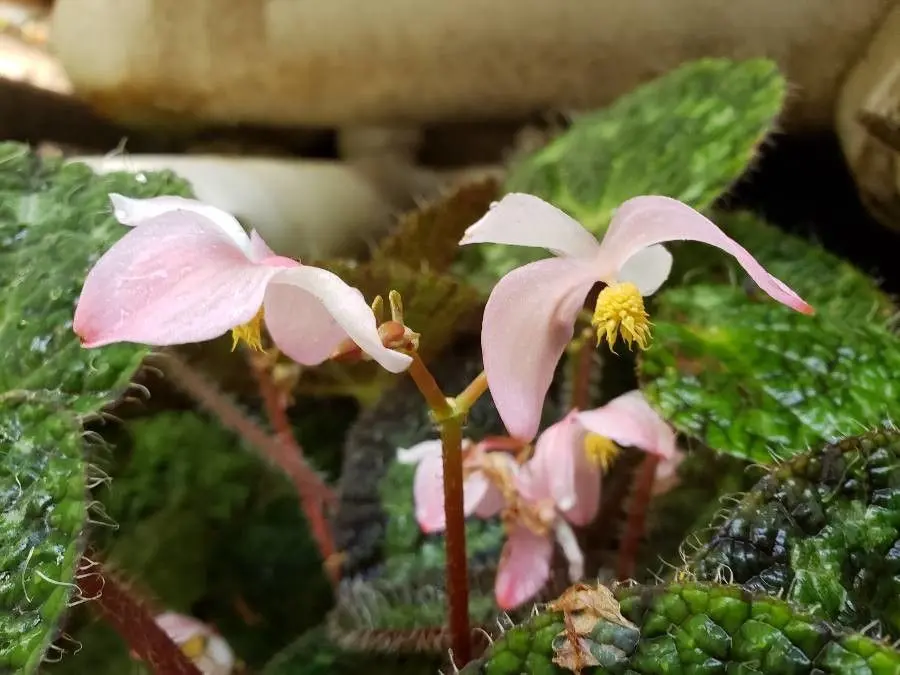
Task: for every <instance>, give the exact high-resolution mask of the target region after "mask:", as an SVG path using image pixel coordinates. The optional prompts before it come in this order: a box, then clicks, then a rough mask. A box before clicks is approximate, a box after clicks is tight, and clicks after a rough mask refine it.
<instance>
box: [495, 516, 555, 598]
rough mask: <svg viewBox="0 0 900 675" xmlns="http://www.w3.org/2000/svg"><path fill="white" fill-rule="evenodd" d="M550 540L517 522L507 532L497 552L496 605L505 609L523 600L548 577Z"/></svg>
mask: <svg viewBox="0 0 900 675" xmlns="http://www.w3.org/2000/svg"><path fill="white" fill-rule="evenodd" d="M552 559H553V541H552V540H551V539H550V538H549V537H542V536H540V535H537V534H535V533H534V532H532V531H531V530H529V529H528V528H526V527H523V526H521V525H519V526H516V527H515V528H514V529H513V530H512V532H510V534H509V538H508V539H507V540H506V543H505V544H504V545H503V552H502V553H501V554H500V565H499V567H498V569H497V579H496V581H495V582H494V594H495V596H496V599H497V604H498V605H499V607H500V609H502V610H504V611H509V610H511V609H515V608H516V607H518V606H520V605H522V604H523V603H525V602H527V601H528V600H530V599H531V598H533V597H534V596H535V595H537V594H538V593H539V592H540V590H541V589H542V588H543V587H544V584H546V583H547V580H548V579H549V578H550V563H551V561H552Z"/></svg>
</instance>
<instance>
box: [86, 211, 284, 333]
mask: <svg viewBox="0 0 900 675" xmlns="http://www.w3.org/2000/svg"><path fill="white" fill-rule="evenodd" d="M277 273H278V269H277V268H274V267H266V266H261V265H254V264H253V263H251V262H250V261H249V260H248V259H247V256H246V255H244V253H243V251H242V250H241V249H240V248H238V247H237V246H236V245H235V243H234V241H233V240H232V239H231V238H229V237H228V236H227V235H226V234H225V233H224V232H223V231H222V229H221V228H220V227H218V226H217V225H216V224H215V223H213V222H211V221H209V220H208V219H206V218H204V217H202V216H200V215H198V214H197V213H193V212H189V211H170V212H167V213H164V214H162V215H160V216H157V217H156V218H153V219H152V220H150V221H148V222H147V223H146V224H142V225H141V226H140V227H137V228H135V229H134V230H131V231H130V232H128V233H127V234H126V235H125V236H124V237H122V238H121V239H120V240H119V241H118V242H116V243H115V244H114V245H113V246H112V247H111V248H110V249H109V251H107V252H106V254H105V255H103V256H102V257H101V258H100V260H98V261H97V264H96V265H95V266H94V267H93V269H91V271H90V273H89V274H88V276H87V279H86V280H85V282H84V288H83V289H82V292H81V298H80V299H79V301H78V306H77V308H76V310H75V320H74V326H73V328H74V330H75V333H77V334H78V335H79V337H81V342H82V344H83V345H84V346H85V347H99V346H101V345H105V344H109V343H112V342H139V343H143V344H147V345H156V346H163V345H176V344H184V343H188V342H201V341H204V340H209V339H212V338H215V337H218V336H220V335H222V334H223V333H225V332H226V331H228V330H230V329H231V328H234V327H235V326H238V325H240V324H242V323H245V322H247V321H249V320H250V319H252V318H253V316H254V315H255V314H256V312H257V311H258V310H259V307H260V305H261V304H262V301H263V296H264V293H265V289H266V285H267V284H268V282H269V279H270V278H271V277H272V276H274V275H275V274H277Z"/></svg>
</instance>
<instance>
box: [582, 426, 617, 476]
mask: <svg viewBox="0 0 900 675" xmlns="http://www.w3.org/2000/svg"><path fill="white" fill-rule="evenodd" d="M619 452H620V449H619V446H618V445H616V444H615V443H613V442H612V441H611V440H610V439H608V438H607V437H606V436H601V435H600V434H595V433H588V434H587V435H586V436H585V437H584V454H585V455H586V456H587V458H588V459H589V460H590V461H591V462H593V463H594V464H596V465H597V466H599V467H600V468H601V469H603V472H604V473H606V472H607V471H608V470H609V467H610V466H612V463H613V462H614V461H615V460H616V457H618V456H619Z"/></svg>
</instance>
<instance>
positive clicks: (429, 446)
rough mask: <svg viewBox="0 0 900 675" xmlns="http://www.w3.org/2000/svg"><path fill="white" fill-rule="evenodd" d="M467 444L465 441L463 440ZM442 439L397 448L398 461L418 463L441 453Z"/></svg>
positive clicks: (432, 439)
mask: <svg viewBox="0 0 900 675" xmlns="http://www.w3.org/2000/svg"><path fill="white" fill-rule="evenodd" d="M463 443H464V444H465V441H463ZM441 448H442V446H441V440H440V439H439V438H431V439H429V440H427V441H422V442H420V443H416V444H415V445H414V446H412V447H410V448H397V461H398V462H400V463H401V464H418V463H419V462H421V461H422V460H423V459H425V458H426V457H429V456H431V455H440V454H441Z"/></svg>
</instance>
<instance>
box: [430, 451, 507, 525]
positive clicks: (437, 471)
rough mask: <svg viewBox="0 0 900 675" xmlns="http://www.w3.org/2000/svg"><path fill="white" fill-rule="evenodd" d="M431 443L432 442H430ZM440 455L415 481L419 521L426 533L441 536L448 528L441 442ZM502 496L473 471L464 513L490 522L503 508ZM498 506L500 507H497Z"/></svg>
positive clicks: (467, 484) (466, 487)
mask: <svg viewBox="0 0 900 675" xmlns="http://www.w3.org/2000/svg"><path fill="white" fill-rule="evenodd" d="M426 442H429V441H426ZM430 442H431V443H436V444H437V452H433V451H432V452H429V453H428V454H427V455H426V456H424V457H423V458H422V460H421V461H420V462H419V464H418V466H417V467H416V475H415V478H414V479H413V499H414V500H415V511H416V521H418V523H419V527H420V528H421V529H422V531H423V532H425V533H428V534H430V533H433V532H440V531H442V530H443V529H444V528H445V527H446V526H447V521H446V519H445V516H444V466H443V460H442V457H441V451H440V448H441V442H440V441H439V440H436V441H430ZM498 495H499V492H498V491H497V490H496V489H495V488H494V486H493V485H492V484H491V483H490V481H488V479H487V478H486V477H485V476H484V474H482V473H481V472H479V471H473V472H472V473H470V474H469V476H468V477H467V478H466V479H465V480H464V481H463V512H464V513H465V515H466V516H471V515H472V514H473V513H478V515H479V516H481V517H482V518H488V517H491V516H493V515H496V513H497V512H498V511H499V510H500V508H502V506H503V502H502V497H500V501H499V505H498ZM495 505H496V506H495Z"/></svg>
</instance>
